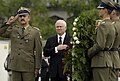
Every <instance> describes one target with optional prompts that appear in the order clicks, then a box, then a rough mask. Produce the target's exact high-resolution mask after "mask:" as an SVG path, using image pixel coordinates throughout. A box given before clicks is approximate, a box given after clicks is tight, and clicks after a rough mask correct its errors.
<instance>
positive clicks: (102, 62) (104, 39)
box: [88, 1, 115, 81]
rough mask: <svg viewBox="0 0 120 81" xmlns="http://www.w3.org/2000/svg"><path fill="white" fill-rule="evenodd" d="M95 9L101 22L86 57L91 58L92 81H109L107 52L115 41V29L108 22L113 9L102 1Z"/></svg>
mask: <svg viewBox="0 0 120 81" xmlns="http://www.w3.org/2000/svg"><path fill="white" fill-rule="evenodd" d="M97 8H98V9H99V16H100V17H101V18H102V20H101V22H100V23H99V25H97V27H96V37H95V43H94V45H93V47H91V48H90V49H89V50H88V56H89V57H90V58H91V67H92V73H93V81H110V75H111V74H110V70H111V67H112V61H111V56H110V53H109V50H110V49H111V48H112V46H113V43H114V40H115V28H114V26H113V25H112V21H111V20H110V13H111V12H112V10H113V8H112V7H111V3H106V2H104V1H102V2H101V3H100V4H99V6H98V7H97Z"/></svg>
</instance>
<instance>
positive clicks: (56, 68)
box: [44, 20, 71, 81]
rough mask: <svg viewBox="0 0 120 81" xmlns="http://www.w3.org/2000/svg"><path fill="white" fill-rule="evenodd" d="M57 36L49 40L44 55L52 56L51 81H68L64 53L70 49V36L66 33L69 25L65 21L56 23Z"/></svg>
mask: <svg viewBox="0 0 120 81" xmlns="http://www.w3.org/2000/svg"><path fill="white" fill-rule="evenodd" d="M55 29H56V32H57V35H55V36H53V37H50V38H48V39H47V42H46V45H45V47H44V55H45V56H50V65H49V77H50V79H51V81H67V77H66V75H65V74H64V73H63V69H64V57H65V55H64V52H65V51H67V49H68V48H69V47H70V38H71V37H70V36H69V35H68V34H67V33H66V30H67V25H66V22H65V21H64V20H57V21H56V23H55Z"/></svg>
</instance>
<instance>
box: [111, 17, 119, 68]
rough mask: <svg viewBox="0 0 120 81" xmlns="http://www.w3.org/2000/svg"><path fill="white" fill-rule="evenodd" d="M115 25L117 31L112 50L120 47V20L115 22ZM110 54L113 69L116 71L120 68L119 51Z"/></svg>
mask: <svg viewBox="0 0 120 81" xmlns="http://www.w3.org/2000/svg"><path fill="white" fill-rule="evenodd" d="M113 25H114V27H115V30H116V37H115V41H114V44H113V47H112V48H116V49H118V48H119V46H120V19H115V20H113ZM110 53H111V54H110V55H111V58H112V64H113V68H115V69H118V68H120V56H119V53H118V51H117V50H114V51H110Z"/></svg>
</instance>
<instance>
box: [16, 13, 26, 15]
mask: <svg viewBox="0 0 120 81" xmlns="http://www.w3.org/2000/svg"><path fill="white" fill-rule="evenodd" d="M18 15H28V13H20V14H18Z"/></svg>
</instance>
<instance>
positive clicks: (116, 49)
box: [110, 48, 118, 51]
mask: <svg viewBox="0 0 120 81" xmlns="http://www.w3.org/2000/svg"><path fill="white" fill-rule="evenodd" d="M110 51H118V48H111V49H110Z"/></svg>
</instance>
